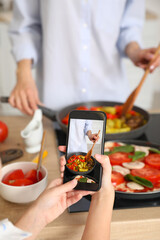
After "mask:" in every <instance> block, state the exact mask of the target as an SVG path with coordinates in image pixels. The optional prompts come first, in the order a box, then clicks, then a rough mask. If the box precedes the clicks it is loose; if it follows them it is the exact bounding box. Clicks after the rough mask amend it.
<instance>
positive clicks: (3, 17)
mask: <svg viewBox="0 0 160 240" xmlns="http://www.w3.org/2000/svg"><path fill="white" fill-rule="evenodd" d="M12 5H13V0H0V96H9V95H10V92H11V90H12V89H13V87H14V85H15V82H16V75H15V69H16V65H15V62H14V59H13V57H12V55H11V44H10V40H9V37H8V27H9V24H10V21H11V19H12ZM142 38H143V46H144V48H146V47H153V46H155V47H157V46H158V43H159V41H160V0H146V17H145V23H144V28H143V33H142ZM124 61H125V64H126V69H127V76H128V79H129V83H130V86H131V89H134V88H135V87H136V86H137V84H138V83H139V81H140V79H141V77H142V75H143V71H142V70H140V69H138V68H137V67H135V66H134V65H133V64H132V63H131V62H130V61H129V60H128V59H124ZM135 105H137V106H139V107H142V108H144V109H146V110H152V111H156V110H158V109H160V69H158V70H156V71H155V72H154V73H153V74H151V75H150V76H149V77H147V79H146V81H145V83H144V85H143V87H142V90H141V92H140V94H139V96H138V98H137V100H136V103H135ZM0 114H1V115H12V114H16V115H17V114H20V112H19V111H18V110H16V109H13V108H12V107H10V106H9V104H3V105H2V104H0Z"/></svg>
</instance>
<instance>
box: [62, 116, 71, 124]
mask: <svg viewBox="0 0 160 240" xmlns="http://www.w3.org/2000/svg"><path fill="white" fill-rule="evenodd" d="M68 121H69V114H67V116H65V117H64V118H63V119H62V123H63V124H65V125H68Z"/></svg>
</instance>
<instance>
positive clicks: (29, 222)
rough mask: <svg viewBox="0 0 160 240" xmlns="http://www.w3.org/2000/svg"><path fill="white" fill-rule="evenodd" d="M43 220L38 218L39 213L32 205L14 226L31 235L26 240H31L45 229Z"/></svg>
mask: <svg viewBox="0 0 160 240" xmlns="http://www.w3.org/2000/svg"><path fill="white" fill-rule="evenodd" d="M43 220H44V219H43V218H42V217H41V216H40V211H39V209H38V208H37V207H36V205H33V206H32V207H30V208H29V209H28V210H27V211H26V212H25V214H24V215H23V216H22V217H21V218H20V220H19V221H18V222H17V223H16V224H15V226H16V227H18V228H20V229H22V230H24V231H27V232H30V233H32V236H31V237H28V238H26V240H33V239H35V238H36V236H37V235H38V234H39V232H40V231H41V230H42V229H43V228H44V227H45V222H44V221H43Z"/></svg>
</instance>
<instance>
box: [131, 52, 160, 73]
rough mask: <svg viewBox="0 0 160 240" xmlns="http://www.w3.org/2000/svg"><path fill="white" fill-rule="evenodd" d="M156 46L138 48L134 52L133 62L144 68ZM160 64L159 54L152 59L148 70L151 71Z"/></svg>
mask: <svg viewBox="0 0 160 240" xmlns="http://www.w3.org/2000/svg"><path fill="white" fill-rule="evenodd" d="M155 51H156V48H148V49H139V50H137V51H136V52H135V57H134V60H133V62H134V64H135V65H136V66H138V67H140V68H143V69H146V67H147V66H148V64H149V63H150V61H151V60H152V59H153V58H154V53H155ZM159 66H160V54H159V55H158V56H157V57H156V58H155V59H154V60H153V62H152V64H151V66H150V72H153V71H154V70H155V69H156V68H157V67H159Z"/></svg>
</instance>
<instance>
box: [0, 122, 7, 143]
mask: <svg viewBox="0 0 160 240" xmlns="http://www.w3.org/2000/svg"><path fill="white" fill-rule="evenodd" d="M7 136H8V127H7V125H6V124H5V123H4V122H1V121H0V142H3V141H4V140H5V139H6V138H7Z"/></svg>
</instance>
